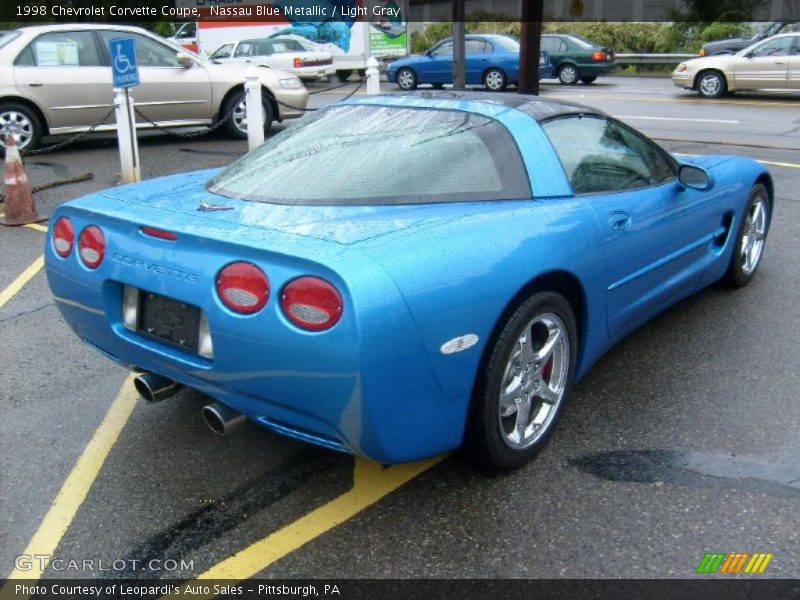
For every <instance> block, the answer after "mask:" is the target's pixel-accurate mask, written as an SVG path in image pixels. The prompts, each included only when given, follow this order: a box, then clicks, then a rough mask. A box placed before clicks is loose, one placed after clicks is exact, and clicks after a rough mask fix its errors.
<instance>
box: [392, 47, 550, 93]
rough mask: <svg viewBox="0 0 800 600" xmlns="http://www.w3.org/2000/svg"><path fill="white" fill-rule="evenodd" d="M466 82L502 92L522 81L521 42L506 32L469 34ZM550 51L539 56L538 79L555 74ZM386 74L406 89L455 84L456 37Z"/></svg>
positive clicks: (397, 64)
mask: <svg viewBox="0 0 800 600" xmlns="http://www.w3.org/2000/svg"><path fill="white" fill-rule="evenodd" d="M465 44H466V46H465V51H466V82H467V84H468V85H484V86H486V88H487V89H489V90H490V91H493V92H500V91H502V90H504V89H505V88H506V86H507V85H509V84H512V85H516V84H517V82H518V81H519V42H518V41H517V40H515V39H514V38H512V37H509V36H507V35H468V36H466V43H465ZM552 74H553V67H552V65H551V64H550V58H549V56H548V55H547V52H542V53H541V54H540V55H539V79H544V78H548V77H552ZM386 77H387V79H388V80H389V81H390V82H391V83H396V84H397V85H398V86H400V88H401V89H404V90H413V89H416V87H417V86H418V85H420V84H424V83H429V84H432V85H433V87H435V88H441V87H442V86H443V85H444V84H446V83H453V39H452V38H447V39H445V40H442V41H441V42H439V43H438V44H437V45H436V46H434V47H433V48H431V49H430V50H428V51H427V52H426V53H425V54H423V55H421V56H410V57H408V58H403V59H400V60H396V61H394V62H391V63H389V66H388V67H387V70H386Z"/></svg>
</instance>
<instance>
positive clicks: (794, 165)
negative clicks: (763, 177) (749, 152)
mask: <svg viewBox="0 0 800 600" xmlns="http://www.w3.org/2000/svg"><path fill="white" fill-rule="evenodd" d="M758 162H760V163H761V164H762V165H772V166H775V167H787V168H789V169H800V164H797V163H787V162H776V161H774V160H760V161H758Z"/></svg>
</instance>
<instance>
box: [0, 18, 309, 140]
mask: <svg viewBox="0 0 800 600" xmlns="http://www.w3.org/2000/svg"><path fill="white" fill-rule="evenodd" d="M114 38H133V39H134V41H135V45H136V57H137V61H138V66H139V77H140V79H141V85H139V86H138V87H136V88H134V90H133V92H132V95H133V97H134V99H135V101H136V105H137V107H138V108H139V110H140V111H141V112H142V113H143V114H144V115H146V116H147V118H148V119H150V120H152V121H154V122H156V123H157V124H158V125H159V126H161V127H183V126H187V125H212V124H214V123H215V122H217V121H218V120H219V119H221V118H224V117H225V116H226V115H228V114H231V113H232V117H231V118H229V119H228V120H227V121H225V123H224V127H225V130H226V131H227V132H228V133H229V134H230V135H232V136H234V137H240V138H245V137H247V119H246V114H245V110H244V81H245V77H244V74H245V72H246V71H247V69H248V68H249V65H246V64H230V65H215V64H212V63H210V62H208V61H207V60H205V59H203V58H201V57H199V56H197V55H195V54H191V53H189V52H186V51H185V50H184V49H183V48H181V47H179V46H176V45H174V44H172V43H170V42H168V41H166V40H164V39H163V38H159V37H158V36H156V35H153V34H151V33H149V32H147V31H145V30H144V29H140V28H138V27H123V26H117V25H100V24H98V25H79V24H70V25H42V26H35V27H23V28H20V29H17V30H15V31H13V32H10V33H9V32H7V33H6V34H4V35H3V36H2V37H0V133H2V136H0V137H2V138H3V140H4V139H5V135H7V134H9V133H13V134H14V135H15V136H16V137H17V143H18V145H19V147H20V149H22V150H33V149H34V148H36V147H37V146H38V145H39V143H40V141H41V139H42V136H43V135H48V134H49V135H60V134H67V133H76V132H80V131H85V130H87V129H89V128H91V127H93V126H95V125H96V124H97V123H98V122H99V121H101V120H102V119H103V116H104V115H106V114H107V113H108V111H109V110H110V109H111V107H112V100H113V93H112V77H111V68H110V66H109V65H110V63H109V50H108V43H109V41H110V40H112V39H114ZM259 78H260V81H261V84H262V86H263V89H264V128H265V130H266V129H269V127H270V126H271V124H272V121H273V120H277V121H282V120H284V119H291V118H295V117H299V116H302V114H303V111H302V109H303V108H304V107H305V105H306V102H307V101H308V92H307V90H306V89H305V86H303V83H302V82H301V81H300V80H299V79H297V77H295V76H294V75H292V74H290V73H285V72H283V71H279V70H277V69H263V70H261V72H260V77H259ZM137 126H139V127H147V126H150V124H149V123H147V122H144V123H142V122H139V123H137ZM115 128H116V125H115V122H114V116H113V114H112V115H111V116H110V118H109V119H107V120H106V121H105V122H104V123H103V124H102V125H100V126H99V127H97V128H96V131H104V130H113V129H115ZM0 143H5V142H4V141H2V140H0Z"/></svg>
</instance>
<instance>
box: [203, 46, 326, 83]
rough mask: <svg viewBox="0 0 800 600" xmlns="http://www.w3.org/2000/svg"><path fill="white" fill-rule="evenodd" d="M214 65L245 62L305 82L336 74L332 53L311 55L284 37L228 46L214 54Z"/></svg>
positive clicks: (316, 52)
mask: <svg viewBox="0 0 800 600" xmlns="http://www.w3.org/2000/svg"><path fill="white" fill-rule="evenodd" d="M211 60H213V61H215V62H245V63H252V64H257V65H263V66H265V67H270V68H272V69H281V70H282V71H286V72H287V73H292V74H293V75H295V76H297V77H299V78H300V79H303V80H315V79H319V78H320V77H326V76H328V75H333V74H335V73H336V68H335V67H334V66H333V58H332V56H331V53H330V52H319V51H308V50H306V49H305V48H304V47H303V46H302V45H301V44H300V42H298V41H297V40H293V39H290V38H285V37H276V38H269V39H267V38H261V39H252V40H242V41H240V42H236V41H234V42H228V43H225V44H223V45H222V46H220V47H219V48H217V49H216V50H215V51H214V52H213V53H212V54H211Z"/></svg>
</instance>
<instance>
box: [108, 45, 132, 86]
mask: <svg viewBox="0 0 800 600" xmlns="http://www.w3.org/2000/svg"><path fill="white" fill-rule="evenodd" d="M108 48H109V50H110V51H111V72H112V73H113V74H114V87H115V88H126V87H132V86H135V85H139V68H138V67H137V65H136V44H135V43H134V41H133V39H132V38H114V39H112V40H109V41H108Z"/></svg>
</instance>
